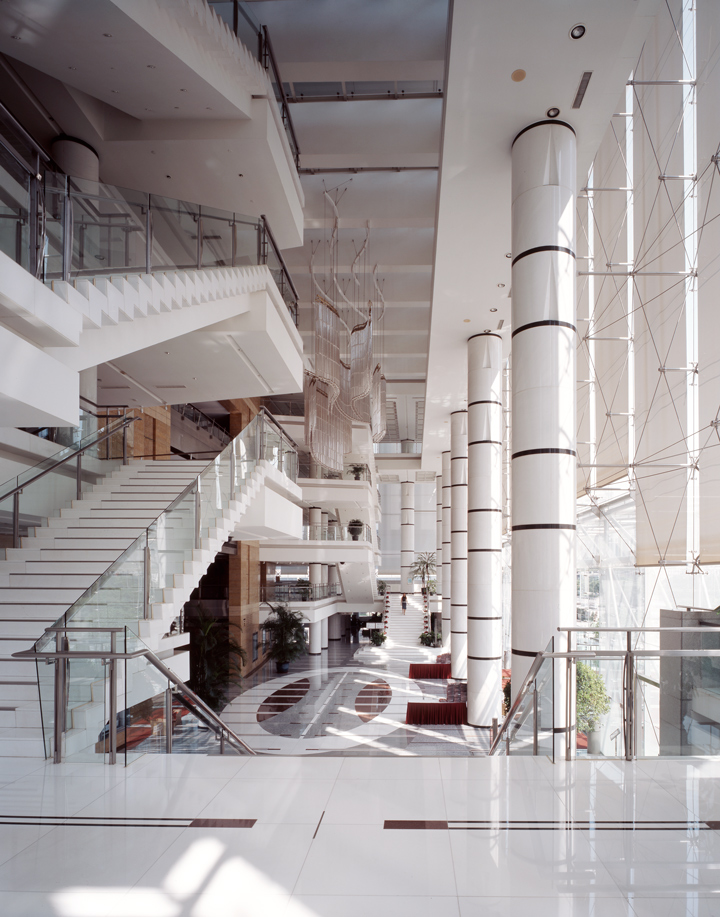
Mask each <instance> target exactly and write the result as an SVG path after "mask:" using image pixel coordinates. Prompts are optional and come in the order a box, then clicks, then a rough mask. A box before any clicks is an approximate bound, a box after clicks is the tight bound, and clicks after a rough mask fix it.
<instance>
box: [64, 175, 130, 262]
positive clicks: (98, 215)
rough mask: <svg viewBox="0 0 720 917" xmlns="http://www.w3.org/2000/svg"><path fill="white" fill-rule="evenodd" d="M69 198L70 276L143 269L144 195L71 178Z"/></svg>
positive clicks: (126, 189)
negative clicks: (70, 220)
mask: <svg viewBox="0 0 720 917" xmlns="http://www.w3.org/2000/svg"><path fill="white" fill-rule="evenodd" d="M70 196H71V199H72V239H73V247H72V264H71V267H72V272H73V274H75V275H76V276H83V275H95V274H110V273H114V272H116V273H122V272H125V271H140V270H144V269H145V266H146V262H147V248H146V240H147V216H146V215H147V205H148V196H147V194H143V193H142V192H139V191H133V190H131V189H129V188H118V187H115V186H113V185H105V184H102V183H98V182H92V181H85V180H83V179H78V178H71V179H70Z"/></svg>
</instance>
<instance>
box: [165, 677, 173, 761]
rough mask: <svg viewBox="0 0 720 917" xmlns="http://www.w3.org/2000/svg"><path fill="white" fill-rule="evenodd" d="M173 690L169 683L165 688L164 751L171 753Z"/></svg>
mask: <svg viewBox="0 0 720 917" xmlns="http://www.w3.org/2000/svg"><path fill="white" fill-rule="evenodd" d="M172 699H173V692H172V688H171V687H170V685H168V686H167V689H166V690H165V752H166V754H168V755H171V754H172V746H173V712H172V711H173V702H172Z"/></svg>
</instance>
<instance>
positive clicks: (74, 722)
mask: <svg viewBox="0 0 720 917" xmlns="http://www.w3.org/2000/svg"><path fill="white" fill-rule="evenodd" d="M69 636H70V640H69V643H70V649H76V647H75V645H74V644H75V641H74V640H73V637H72V635H69ZM104 636H105V637H107V635H104ZM84 642H85V641H83V643H84ZM98 642H99V641H98ZM102 648H105V647H102ZM98 649H100V647H99V646H98ZM56 664H57V663H56ZM65 678H66V717H65V736H64V740H63V761H66V762H69V763H72V762H99V763H105V762H107V761H108V753H109V751H110V730H109V725H108V716H109V709H108V707H109V705H108V691H109V682H108V665H107V663H106V662H104V661H103V660H101V659H68V660H67V663H66V674H65Z"/></svg>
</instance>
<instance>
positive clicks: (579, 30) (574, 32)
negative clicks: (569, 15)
mask: <svg viewBox="0 0 720 917" xmlns="http://www.w3.org/2000/svg"><path fill="white" fill-rule="evenodd" d="M584 34H585V26H584V25H582V23H580V22H578V24H577V25H574V26H573V27H572V28H571V29H570V38H574V39H575V41H577V40H578V38H582V37H583V35H584Z"/></svg>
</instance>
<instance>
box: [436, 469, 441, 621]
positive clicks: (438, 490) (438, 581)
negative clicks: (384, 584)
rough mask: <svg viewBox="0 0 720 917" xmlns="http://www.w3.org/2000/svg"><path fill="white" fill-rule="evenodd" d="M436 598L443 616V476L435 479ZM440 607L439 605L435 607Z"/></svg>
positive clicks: (437, 476)
mask: <svg viewBox="0 0 720 917" xmlns="http://www.w3.org/2000/svg"><path fill="white" fill-rule="evenodd" d="M435 502H436V516H435V596H436V598H437V601H438V602H439V603H440V614H441V615H442V562H443V561H442V556H443V552H442V475H441V474H438V475H436V477H435ZM435 607H436V608H437V607H438V606H437V605H436V606H435Z"/></svg>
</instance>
